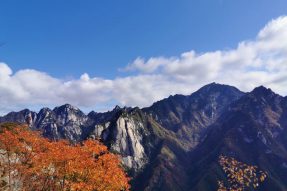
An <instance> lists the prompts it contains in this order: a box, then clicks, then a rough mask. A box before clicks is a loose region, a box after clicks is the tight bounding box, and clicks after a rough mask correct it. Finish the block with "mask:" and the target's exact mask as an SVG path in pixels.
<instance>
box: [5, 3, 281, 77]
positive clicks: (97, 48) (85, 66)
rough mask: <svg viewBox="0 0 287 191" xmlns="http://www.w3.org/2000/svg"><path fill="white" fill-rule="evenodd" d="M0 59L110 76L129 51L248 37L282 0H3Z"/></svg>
mask: <svg viewBox="0 0 287 191" xmlns="http://www.w3.org/2000/svg"><path fill="white" fill-rule="evenodd" d="M0 7H1V11H0V26H1V32H0V42H3V43H5V46H2V47H1V48H0V60H1V61H3V62H6V63H8V64H9V66H10V67H11V68H12V69H13V70H15V71H17V70H19V69H23V68H33V69H36V70H40V71H45V72H47V73H48V74H50V75H52V76H55V77H60V78H76V77H79V76H80V75H81V74H83V73H84V72H88V73H89V74H90V75H91V76H100V77H106V78H114V77H115V76H123V75H126V73H122V72H119V71H118V68H121V67H124V66H125V65H127V64H128V63H130V62H132V61H133V60H134V59H135V58H137V57H139V56H140V57H143V58H149V57H155V56H167V57H169V56H178V55H179V54H181V53H182V52H185V51H189V50H196V51H197V52H205V51H213V50H217V49H228V48H234V47H236V46H237V43H238V42H240V41H241V40H246V39H251V38H253V37H254V36H256V34H257V32H258V31H259V30H260V29H261V28H262V27H263V26H264V25H265V24H266V23H267V22H268V21H269V20H271V19H272V18H276V17H278V16H280V15H283V14H285V13H287V2H286V0H274V1H271V0H252V1H250V0H239V1H234V0H180V1H175V0H156V1H155V0H144V1H136V0H121V1H117V0H114V1H111V0H97V1H94V0H85V1H80V0H60V1H59V0H49V1H48V0H43V1H39V0H28V1H15V0H9V1H8V0H7V1H1V2H0Z"/></svg>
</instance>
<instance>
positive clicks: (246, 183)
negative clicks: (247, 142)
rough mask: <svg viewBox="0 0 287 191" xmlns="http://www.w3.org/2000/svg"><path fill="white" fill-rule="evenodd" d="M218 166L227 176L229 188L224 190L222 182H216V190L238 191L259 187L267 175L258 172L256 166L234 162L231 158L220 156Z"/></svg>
mask: <svg viewBox="0 0 287 191" xmlns="http://www.w3.org/2000/svg"><path fill="white" fill-rule="evenodd" d="M219 164H220V166H221V167H222V169H223V171H224V172H225V174H226V175H227V178H228V184H229V185H230V187H229V188H225V186H224V184H223V182H222V181H219V182H218V190H222V189H223V188H225V189H226V190H231V191H238V190H244V188H250V187H253V188H254V189H256V188H257V187H259V183H260V182H263V181H264V180H265V179H266V178H267V173H266V172H263V171H258V170H257V169H258V167H257V166H252V165H247V164H244V163H242V162H239V161H237V160H235V159H234V158H232V157H226V156H223V155H221V156H220V157H219Z"/></svg>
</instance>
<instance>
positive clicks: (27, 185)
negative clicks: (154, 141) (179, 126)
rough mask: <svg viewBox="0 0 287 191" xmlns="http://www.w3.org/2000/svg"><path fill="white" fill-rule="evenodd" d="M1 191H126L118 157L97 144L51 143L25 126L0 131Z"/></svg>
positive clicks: (126, 180)
mask: <svg viewBox="0 0 287 191" xmlns="http://www.w3.org/2000/svg"><path fill="white" fill-rule="evenodd" d="M0 131H1V132H0V165H1V166H0V174H1V183H0V186H1V187H0V190H9V191H12V190H13V191H14V190H24V191H30V190H31V191H34V190H43V191H55V190H57V191H58V190H59V191H80V190H85V191H94V190H96V191H101V190H107V191H108V190H109V191H114V190H115V191H116V190H128V189H129V184H128V181H129V179H128V178H127V176H126V174H125V172H124V171H123V169H122V168H121V167H120V160H119V158H118V156H117V155H114V154H112V153H109V152H108V150H107V147H105V146H104V145H102V144H100V143H99V142H97V141H93V140H87V141H85V142H83V143H82V144H78V145H70V144H69V143H68V142H66V141H58V142H50V141H49V140H47V139H45V138H43V137H41V136H40V135H39V134H38V133H36V132H34V131H30V130H29V129H28V128H27V127H26V126H20V125H11V124H6V125H2V126H1V127H0Z"/></svg>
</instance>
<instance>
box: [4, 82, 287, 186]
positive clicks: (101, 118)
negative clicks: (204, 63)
mask: <svg viewBox="0 0 287 191" xmlns="http://www.w3.org/2000/svg"><path fill="white" fill-rule="evenodd" d="M7 121H11V122H20V123H27V124H28V125H29V126H30V127H31V128H32V129H35V130H40V131H42V132H43V135H44V136H46V137H48V138H50V139H61V138H65V139H69V140H70V141H72V142H78V141H82V140H85V139H87V138H93V139H101V140H102V141H103V143H104V144H105V145H107V146H108V147H109V149H110V150H111V151H113V152H115V153H118V154H120V155H121V156H122V161H123V164H124V165H125V166H126V167H127V169H128V172H129V173H130V175H131V176H132V177H133V178H134V179H133V181H132V188H133V190H157V191H158V190H162V191H163V190H172V191H176V190H216V189H217V187H216V186H217V180H218V179H223V178H224V177H222V172H219V171H218V169H220V168H219V167H218V163H217V159H218V156H219V155H220V154H224V155H227V156H232V157H235V158H236V159H238V160H240V161H244V162H246V163H249V164H254V165H257V166H259V167H260V168H261V169H263V170H265V171H267V173H268V174H269V176H270V181H268V183H266V185H265V186H263V190H264V189H265V190H287V183H286V182H287V176H286V174H287V168H286V164H287V98H286V97H285V98H284V97H282V96H280V95H277V94H275V93H274V92H272V90H270V89H267V88H265V87H258V88H255V89H254V90H253V91H252V92H250V93H243V92H241V91H239V90H238V89H236V88H235V87H231V86H227V85H220V84H215V83H212V84H209V85H206V86H204V87H202V88H201V89H199V90H198V91H196V92H195V93H193V94H191V95H188V96H184V95H175V96H170V97H169V98H166V99H164V100H161V101H158V102H156V103H154V104H153V105H152V106H151V107H148V108H143V109H139V108H120V107H119V106H116V107H115V108H114V109H113V110H112V111H108V112H105V113H96V112H94V111H92V112H90V113H89V114H88V115H85V114H84V113H83V112H81V111H80V110H79V109H78V108H75V107H73V106H71V105H69V104H66V105H63V106H60V107H56V108H54V109H53V110H51V109H49V108H43V109H42V110H40V112H39V113H35V112H32V111H29V110H27V109H26V110H22V111H20V112H11V113H9V114H7V115H6V116H4V117H0V122H7ZM206 185H209V186H206Z"/></svg>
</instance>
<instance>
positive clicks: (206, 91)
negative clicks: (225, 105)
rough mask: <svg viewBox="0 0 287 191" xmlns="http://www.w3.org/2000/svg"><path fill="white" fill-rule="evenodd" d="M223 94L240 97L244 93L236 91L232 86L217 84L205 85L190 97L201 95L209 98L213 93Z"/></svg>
mask: <svg viewBox="0 0 287 191" xmlns="http://www.w3.org/2000/svg"><path fill="white" fill-rule="evenodd" d="M217 92H220V93H223V94H232V95H236V97H240V96H242V95H243V94H244V93H243V92H241V91H240V90H239V89H237V88H236V87H234V86H229V85H225V84H219V83H215V82H213V83H210V84H207V85H205V86H203V87H201V88H200V89H199V90H197V91H196V92H195V93H193V94H191V95H198V94H199V95H203V96H209V95H212V94H213V93H217Z"/></svg>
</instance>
